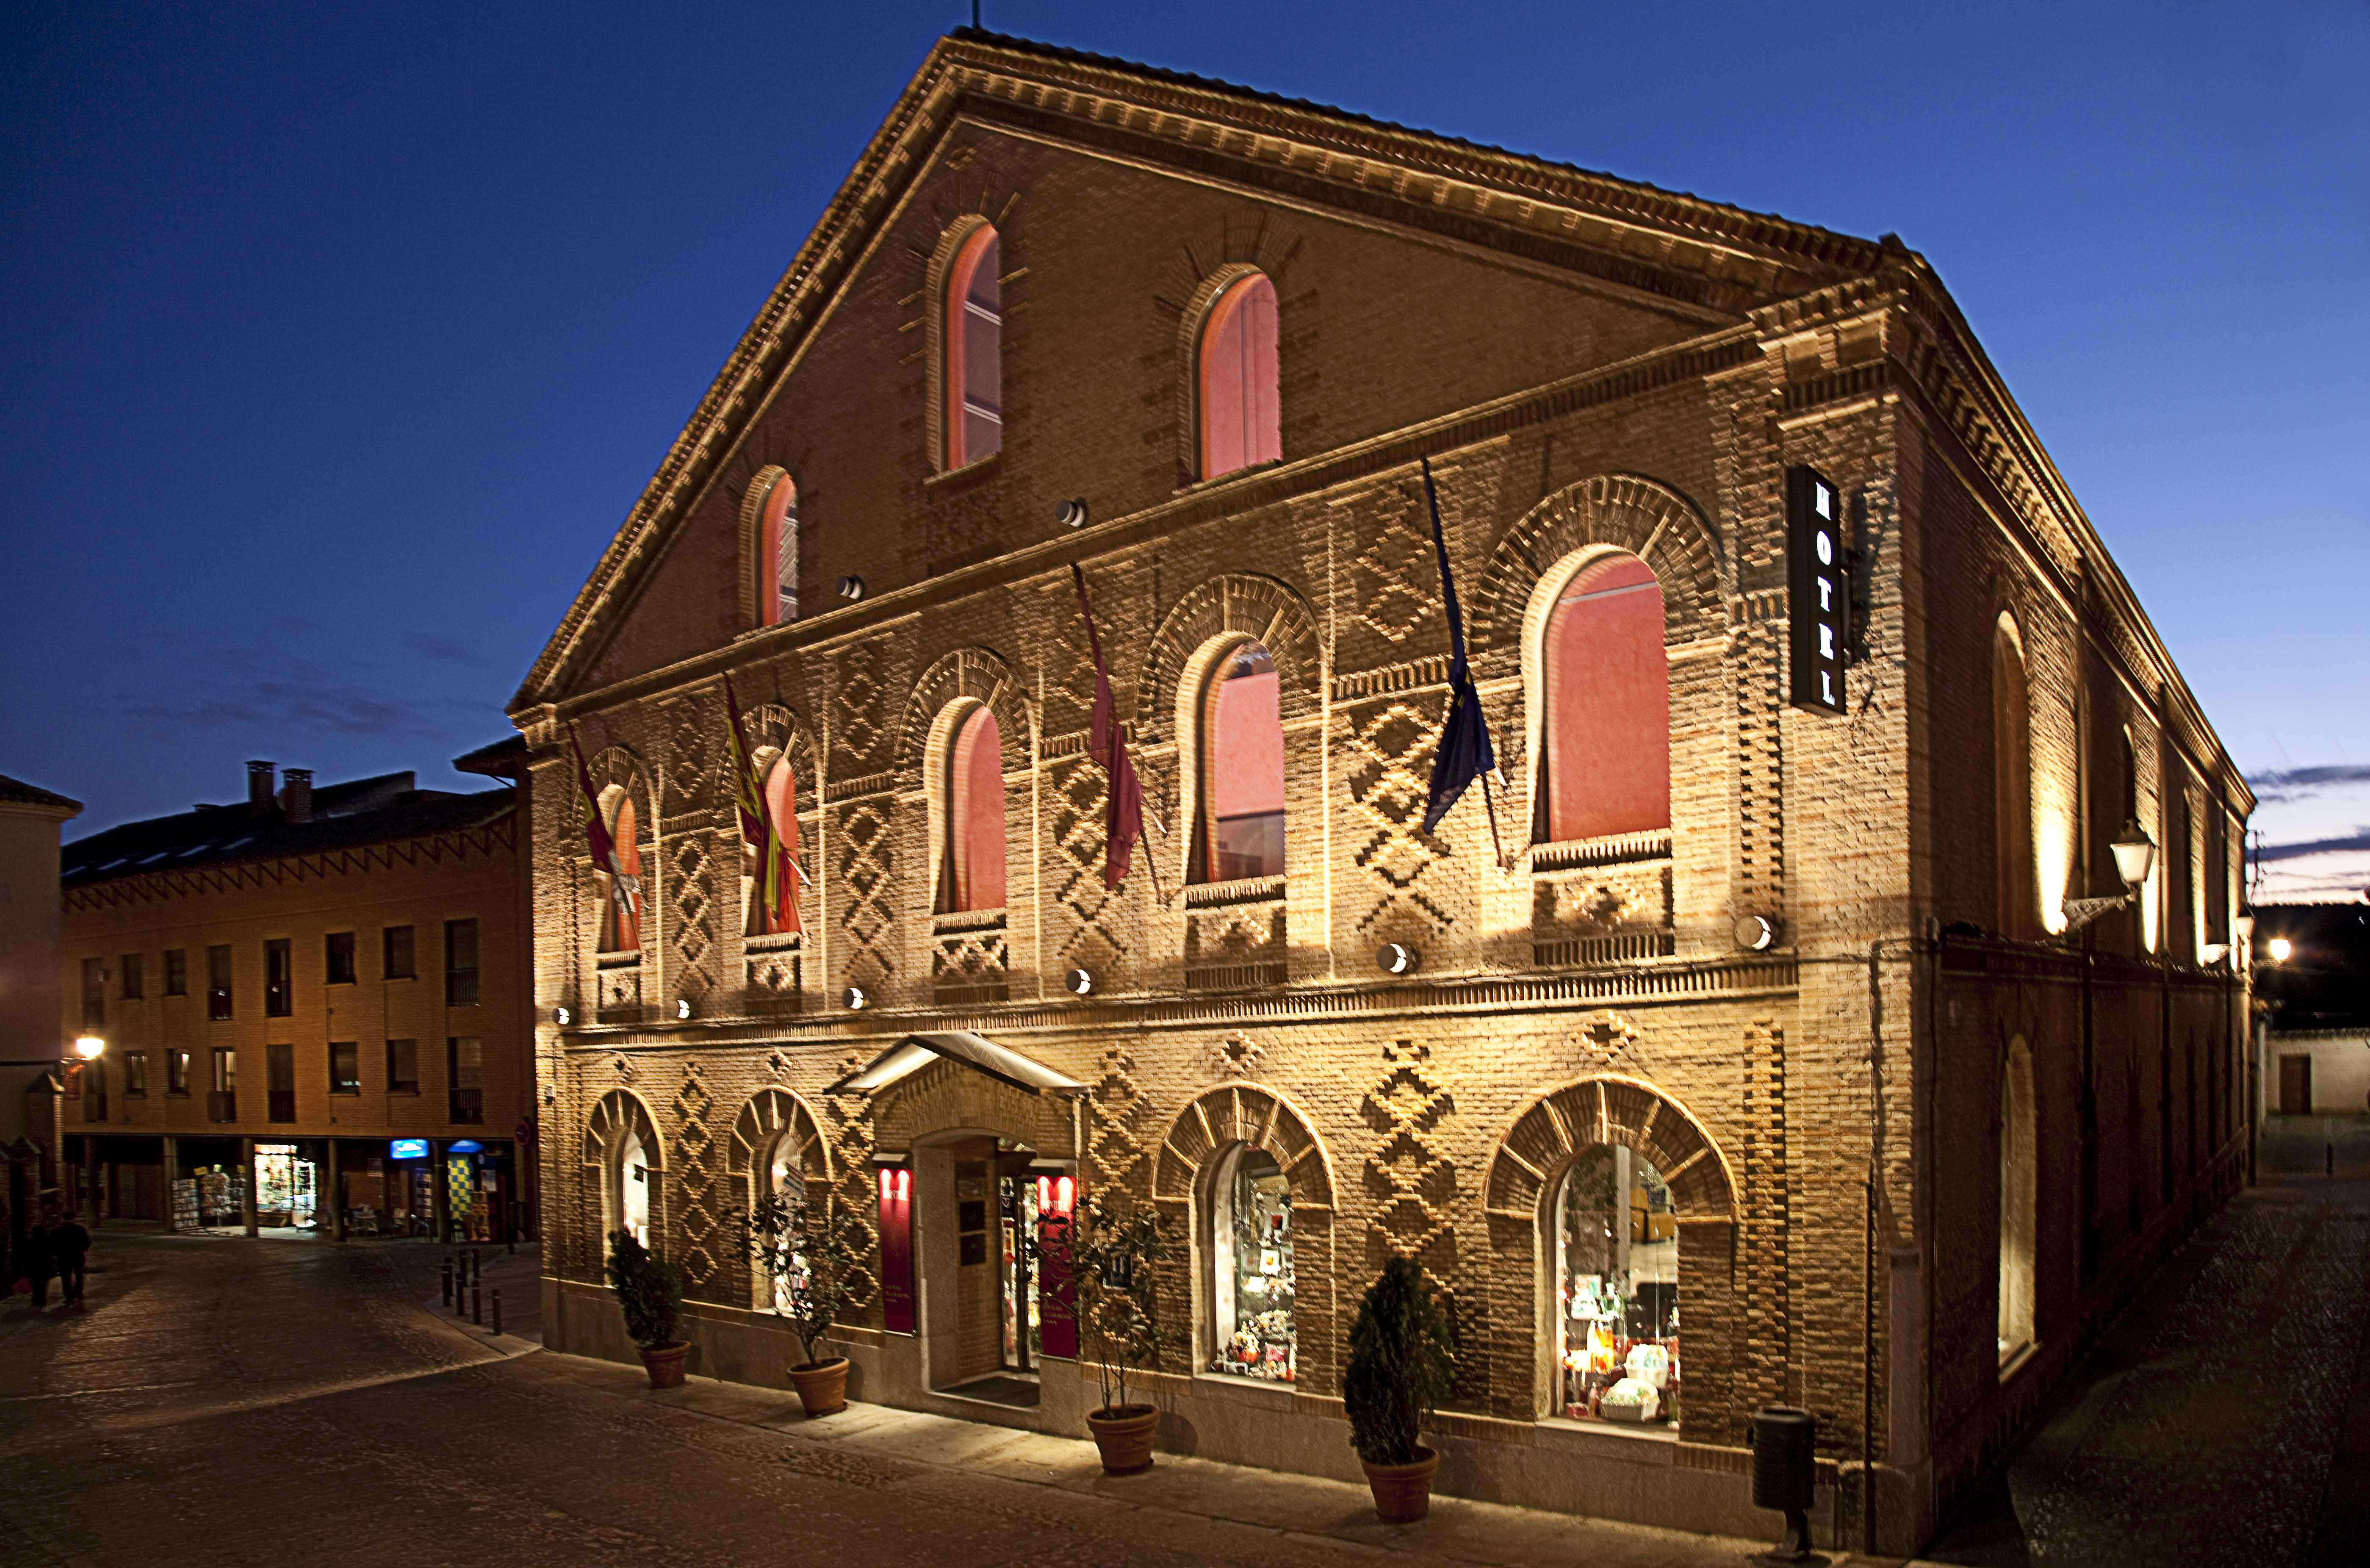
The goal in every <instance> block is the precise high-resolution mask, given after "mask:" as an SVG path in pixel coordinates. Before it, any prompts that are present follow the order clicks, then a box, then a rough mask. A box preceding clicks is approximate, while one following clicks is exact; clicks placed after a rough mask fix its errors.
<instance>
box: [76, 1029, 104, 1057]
mask: <svg viewBox="0 0 2370 1568" xmlns="http://www.w3.org/2000/svg"><path fill="white" fill-rule="evenodd" d="M74 1048H75V1055H77V1056H80V1057H81V1058H82V1059H83V1060H84V1061H86V1062H96V1061H98V1059H99V1058H100V1057H101V1056H104V1055H107V1042H106V1041H104V1040H102V1039H100V1038H99V1037H98V1035H96V1034H85V1035H82V1036H79V1037H78V1038H77V1039H76V1040H75V1046H74Z"/></svg>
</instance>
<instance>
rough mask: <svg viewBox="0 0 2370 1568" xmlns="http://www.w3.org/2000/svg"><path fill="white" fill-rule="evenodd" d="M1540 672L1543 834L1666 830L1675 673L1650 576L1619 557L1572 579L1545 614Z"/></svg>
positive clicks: (1658, 589) (1560, 838)
mask: <svg viewBox="0 0 2370 1568" xmlns="http://www.w3.org/2000/svg"><path fill="white" fill-rule="evenodd" d="M1539 663H1540V670H1541V674H1542V676H1543V683H1542V684H1543V685H1544V686H1545V690H1544V691H1543V692H1542V693H1541V703H1542V707H1541V714H1542V719H1543V727H1544V734H1543V735H1542V737H1541V744H1540V748H1539V774H1540V777H1539V780H1538V789H1537V793H1536V797H1535V798H1536V800H1537V801H1538V802H1539V805H1538V820H1537V823H1536V827H1535V832H1536V834H1537V836H1539V837H1540V838H1541V839H1542V840H1543V841H1545V842H1547V843H1560V842H1564V841H1567V840H1570V839H1575V838H1599V837H1603V836H1607V835H1610V834H1622V833H1650V832H1653V831H1656V830H1658V829H1666V828H1668V827H1669V826H1670V825H1671V673H1670V660H1669V656H1668V654H1667V653H1665V651H1664V650H1663V643H1662V584H1661V582H1658V581H1657V580H1656V579H1655V576H1654V571H1653V569H1652V568H1651V567H1650V566H1648V565H1647V564H1646V563H1645V562H1644V561H1642V560H1640V559H1638V558H1637V557H1636V556H1634V555H1628V554H1613V555H1606V556H1603V557H1600V558H1599V559H1595V560H1593V561H1591V562H1589V563H1588V564H1587V565H1586V566H1583V567H1582V568H1581V569H1580V571H1577V572H1575V573H1573V574H1572V577H1571V580H1570V582H1567V583H1565V584H1564V587H1563V591H1562V592H1561V593H1560V594H1557V595H1556V600H1555V604H1554V605H1552V606H1551V607H1550V608H1549V609H1548V611H1547V622H1546V625H1545V627H1544V628H1543V629H1542V632H1541V635H1540V646H1539Z"/></svg>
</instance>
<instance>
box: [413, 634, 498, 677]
mask: <svg viewBox="0 0 2370 1568" xmlns="http://www.w3.org/2000/svg"><path fill="white" fill-rule="evenodd" d="M403 645H404V646H405V647H406V648H408V649H410V650H411V651H413V652H414V653H417V654H419V655H420V657H421V658H423V659H427V660H431V661H432V662H434V663H444V664H459V665H461V666H462V667H463V668H465V669H471V670H490V669H492V668H493V667H494V662H493V661H492V660H491V659H489V658H488V657H487V656H486V655H485V654H483V653H480V652H478V651H477V650H476V649H474V648H472V647H470V646H469V645H468V644H467V643H466V642H464V641H462V640H460V639H459V638H457V637H442V636H439V635H438V634H437V633H435V632H432V631H407V632H405V633H404V634H403Z"/></svg>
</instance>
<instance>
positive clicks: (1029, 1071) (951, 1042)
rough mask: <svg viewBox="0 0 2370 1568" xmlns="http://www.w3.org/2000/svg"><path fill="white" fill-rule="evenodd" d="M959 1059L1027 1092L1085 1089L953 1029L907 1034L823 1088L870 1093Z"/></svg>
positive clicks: (1032, 1059) (1064, 1076) (1024, 1058)
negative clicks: (934, 1063)
mask: <svg viewBox="0 0 2370 1568" xmlns="http://www.w3.org/2000/svg"><path fill="white" fill-rule="evenodd" d="M940 1060H945V1061H949V1062H961V1064H962V1065H963V1066H967V1067H969V1068H971V1069H972V1071H973V1072H978V1073H984V1074H986V1075H987V1076H988V1077H989V1078H994V1079H995V1081H996V1082H998V1083H1008V1084H1010V1085H1011V1086H1012V1087H1013V1088H1015V1089H1018V1090H1026V1091H1027V1092H1028V1093H1030V1094H1084V1093H1086V1092H1087V1086H1086V1085H1085V1084H1082V1083H1080V1082H1079V1081H1078V1080H1077V1079H1076V1078H1071V1077H1069V1076H1068V1075H1067V1074H1064V1073H1058V1072H1055V1071H1054V1070H1053V1068H1052V1067H1049V1066H1046V1065H1045V1064H1044V1063H1042V1062H1041V1061H1038V1060H1037V1059H1036V1058H1035V1057H1033V1056H1024V1055H1021V1054H1020V1053H1019V1052H1018V1051H1015V1050H1013V1049H1011V1048H1010V1047H1009V1046H1005V1045H998V1044H997V1043H995V1041H993V1040H990V1039H988V1038H987V1037H986V1036H985V1035H984V1034H973V1033H972V1032H971V1031H970V1030H968V1029H952V1030H947V1031H944V1032H938V1033H932V1034H908V1035H907V1036H905V1038H904V1039H903V1040H900V1041H899V1042H897V1043H896V1044H894V1045H892V1046H890V1047H889V1049H887V1050H886V1051H883V1052H881V1053H880V1055H877V1056H875V1057H873V1058H872V1060H871V1061H869V1062H868V1063H867V1064H865V1065H864V1066H861V1067H858V1068H857V1070H856V1071H854V1072H852V1073H850V1074H848V1075H847V1076H846V1078H842V1079H840V1080H839V1081H838V1082H837V1083H835V1084H833V1085H832V1086H831V1088H830V1089H829V1090H825V1092H826V1093H830V1094H849V1093H855V1094H874V1093H878V1092H879V1091H880V1090H884V1089H887V1088H888V1087H889V1086H890V1085H891V1084H893V1083H897V1082H899V1081H900V1080H902V1079H904V1078H911V1077H912V1076H913V1075H914V1074H915V1073H917V1072H920V1071H921V1070H922V1069H923V1068H924V1067H926V1066H929V1065H930V1064H931V1063H932V1062H936V1061H940Z"/></svg>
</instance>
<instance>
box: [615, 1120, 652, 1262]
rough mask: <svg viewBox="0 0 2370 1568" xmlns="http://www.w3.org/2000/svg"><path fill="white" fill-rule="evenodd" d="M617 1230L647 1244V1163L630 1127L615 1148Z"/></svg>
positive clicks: (647, 1158)
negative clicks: (630, 1233) (625, 1231)
mask: <svg viewBox="0 0 2370 1568" xmlns="http://www.w3.org/2000/svg"><path fill="white" fill-rule="evenodd" d="M614 1180H615V1181H616V1184H617V1228H618V1229H620V1230H630V1231H632V1232H633V1233H634V1239H635V1240H637V1241H639V1242H640V1243H641V1244H642V1245H643V1246H645V1247H647V1246H649V1245H650V1181H651V1176H650V1156H649V1153H648V1151H646V1150H645V1149H644V1148H643V1147H642V1136H641V1134H640V1133H639V1132H638V1131H636V1130H635V1129H634V1128H632V1127H631V1126H628V1127H627V1129H626V1133H625V1136H624V1137H623V1138H621V1139H620V1140H619V1141H618V1144H617V1168H616V1171H615V1172H614Z"/></svg>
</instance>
